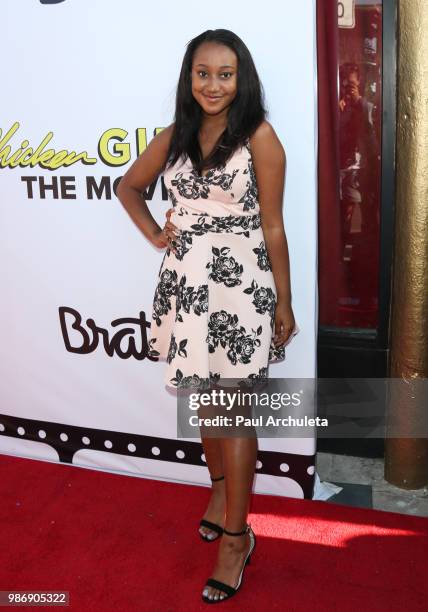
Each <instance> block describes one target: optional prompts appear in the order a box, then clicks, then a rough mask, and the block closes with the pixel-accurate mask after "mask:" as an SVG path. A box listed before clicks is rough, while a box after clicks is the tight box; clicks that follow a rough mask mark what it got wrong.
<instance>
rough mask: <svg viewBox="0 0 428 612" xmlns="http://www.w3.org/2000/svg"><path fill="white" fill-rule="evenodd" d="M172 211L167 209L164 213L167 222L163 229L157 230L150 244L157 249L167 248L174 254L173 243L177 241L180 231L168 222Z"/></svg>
mask: <svg viewBox="0 0 428 612" xmlns="http://www.w3.org/2000/svg"><path fill="white" fill-rule="evenodd" d="M173 210H174V209H173V208H168V210H167V211H166V213H165V216H166V218H167V221H166V223H165V225H164V227H163V229H161V230H159V231H158V232H157V233H156V234H155V235H154V237H153V239H152V243H153V244H154V246H156V247H158V248H161V249H162V248H164V247H169V248H170V249H171V250H172V251H173V252H174V253H175V252H176V249H175V244H174V243H173V241H174V242H175V241H177V240H178V239H179V237H180V230H179V229H178V227H177V226H176V225H174V223H172V221H170V220H169V219H170V216H171V213H172V211H173Z"/></svg>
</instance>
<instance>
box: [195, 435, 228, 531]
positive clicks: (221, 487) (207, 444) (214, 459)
mask: <svg viewBox="0 0 428 612" xmlns="http://www.w3.org/2000/svg"><path fill="white" fill-rule="evenodd" d="M201 440H202V445H203V447H204V453H205V461H206V463H207V466H208V472H209V474H210V476H211V477H212V478H219V477H220V476H223V475H224V468H223V457H222V450H221V443H220V439H219V438H211V437H208V438H207V437H205V438H204V437H202V438H201ZM225 491H226V489H225V479H223V480H219V481H218V482H213V483H212V490H211V498H210V501H209V503H208V507H207V509H206V512H205V514H204V516H203V518H204V519H206V520H207V521H211V522H212V523H216V524H217V525H220V526H221V527H223V526H224V513H225V507H226V493H225ZM199 531H200V532H201V533H202V534H206V535H207V536H208V537H210V536H211V537H212V538H217V537H218V533H216V532H215V531H212V530H211V529H209V528H208V527H200V528H199Z"/></svg>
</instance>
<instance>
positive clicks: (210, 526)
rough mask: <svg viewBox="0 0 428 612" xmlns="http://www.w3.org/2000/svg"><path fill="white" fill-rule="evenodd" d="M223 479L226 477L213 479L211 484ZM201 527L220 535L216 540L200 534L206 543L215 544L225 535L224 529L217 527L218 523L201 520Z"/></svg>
mask: <svg viewBox="0 0 428 612" xmlns="http://www.w3.org/2000/svg"><path fill="white" fill-rule="evenodd" d="M223 479H224V476H219V477H218V478H211V482H217V481H219V480H223ZM199 527H207V528H208V529H211V531H215V532H216V533H217V534H218V535H217V536H216V537H215V538H209V537H208V534H202V533H201V532H199V535H200V536H201V538H202V540H203V541H204V542H215V541H216V540H218V539H219V537H220V536H221V535H223V527H221V526H220V525H217V523H212V522H211V521H207V520H206V519H201V521H200V523H199Z"/></svg>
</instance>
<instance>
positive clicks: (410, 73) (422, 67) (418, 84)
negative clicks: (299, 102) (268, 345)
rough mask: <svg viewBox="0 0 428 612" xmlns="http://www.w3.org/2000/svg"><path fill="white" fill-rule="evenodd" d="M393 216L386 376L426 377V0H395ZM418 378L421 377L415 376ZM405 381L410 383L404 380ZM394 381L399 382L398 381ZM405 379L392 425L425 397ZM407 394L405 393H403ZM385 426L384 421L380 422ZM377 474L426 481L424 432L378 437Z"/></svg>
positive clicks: (404, 424)
mask: <svg viewBox="0 0 428 612" xmlns="http://www.w3.org/2000/svg"><path fill="white" fill-rule="evenodd" d="M397 17H398V41H397V42H398V65H397V142H396V145H397V146H396V216H395V241H394V264H393V285H392V312H391V342H390V348H391V353H390V364H389V376H390V377H391V378H402V379H406V380H407V381H411V380H413V379H416V378H426V377H428V35H427V32H428V2H427V0H399V2H398V16H397ZM418 382H419V383H420V382H421V381H418ZM409 388H411V385H410V387H409ZM400 389H401V388H400ZM404 389H405V385H404V384H403V388H402V389H401V390H400V391H399V393H395V394H393V396H392V399H391V403H390V405H389V408H388V420H390V423H391V424H393V425H394V426H399V427H401V429H400V431H405V430H406V429H408V425H409V422H410V423H411V419H415V418H417V417H420V415H421V411H422V410H425V411H427V410H428V405H425V406H422V405H421V402H420V401H418V402H415V401H412V397H411V395H412V394H411V393H407V394H406V392H405V391H404ZM406 396H407V397H406ZM387 432H388V429H387ZM385 444H386V447H385V479H386V480H387V481H388V482H390V483H392V484H394V485H396V486H398V487H401V488H402V489H418V488H421V487H423V486H424V485H426V484H427V483H428V439H426V438H410V437H409V438H395V439H394V438H391V439H388V433H387V439H386V441H385Z"/></svg>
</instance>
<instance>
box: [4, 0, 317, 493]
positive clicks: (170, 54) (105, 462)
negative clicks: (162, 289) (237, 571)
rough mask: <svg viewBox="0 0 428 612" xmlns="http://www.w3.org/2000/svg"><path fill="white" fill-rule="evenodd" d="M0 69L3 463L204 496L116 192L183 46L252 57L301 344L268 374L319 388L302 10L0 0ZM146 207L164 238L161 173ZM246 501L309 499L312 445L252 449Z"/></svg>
mask: <svg viewBox="0 0 428 612" xmlns="http://www.w3.org/2000/svg"><path fill="white" fill-rule="evenodd" d="M0 18H1V23H2V33H3V34H2V42H3V48H4V50H5V60H4V61H3V62H2V63H1V66H0V73H1V82H2V85H3V96H2V105H1V113H0V196H1V198H0V199H1V203H0V211H1V212H0V214H1V227H2V240H1V242H0V256H1V261H2V265H1V268H0V275H1V281H0V282H1V288H2V300H1V317H0V326H1V338H2V342H1V349H0V350H1V366H0V367H1V378H0V395H1V407H0V452H1V453H3V454H14V455H18V456H22V457H30V458H34V459H39V460H45V461H55V462H67V463H72V464H73V465H75V466H79V467H89V468H93V469H101V470H106V471H114V472H119V473H123V474H131V475H135V476H143V477H146V478H155V479H165V480H177V481H181V482H188V483H196V484H204V485H205V484H208V482H209V479H208V472H207V468H206V464H205V461H204V455H203V449H202V446H201V444H200V441H199V440H195V439H193V440H190V439H179V438H177V425H176V417H177V411H176V404H177V402H176V396H175V394H174V391H173V390H171V389H168V388H167V387H165V384H164V381H163V374H164V368H165V367H166V364H165V362H164V361H154V360H151V359H149V358H148V357H147V337H148V329H149V326H150V321H151V310H152V302H153V295H154V289H155V286H156V279H157V274H158V271H159V267H160V264H161V261H162V257H163V255H164V250H162V249H156V248H155V247H153V246H152V245H151V244H150V243H149V242H148V241H147V239H146V238H145V237H144V236H143V235H142V233H141V232H140V231H139V230H138V229H137V228H136V226H135V225H134V224H133V223H132V221H131V220H130V218H129V217H128V215H127V213H126V212H125V210H124V208H123V206H122V205H121V203H120V202H119V200H118V199H117V197H116V195H115V190H116V187H117V184H118V182H119V180H120V177H121V176H123V174H124V173H125V172H126V170H127V168H128V167H129V165H130V164H131V163H132V162H133V161H134V160H135V159H136V157H137V156H138V155H139V154H140V153H141V152H142V151H143V150H144V148H145V147H146V146H147V143H148V142H149V141H150V139H151V138H152V137H153V135H154V134H155V133H156V130H159V129H161V128H163V127H165V126H166V125H168V124H169V123H171V121H172V120H173V112H174V99H175V88H176V84H177V81H178V75H179V70H180V66H181V61H182V58H183V55H184V52H185V47H186V44H187V42H188V41H189V40H190V39H191V38H193V37H194V36H196V35H198V34H200V33H201V32H203V31H204V30H207V29H214V28H227V29H230V30H233V31H234V32H235V33H236V34H238V35H239V36H240V37H241V38H242V39H243V40H244V42H245V43H246V44H247V46H248V47H249V49H250V51H251V53H252V55H253V58H254V60H255V63H256V66H257V69H258V72H259V75H260V78H261V80H262V83H263V85H264V88H265V93H266V102H267V106H268V109H269V116H268V119H269V121H270V122H271V123H272V124H273V126H274V127H275V129H276V131H277V133H278V135H279V137H280V139H281V141H282V143H283V145H284V147H285V150H286V154H287V178H286V191H285V198H284V219H285V228H286V233H287V239H288V245H289V251H290V262H291V278H292V292H293V310H294V314H295V317H296V321H297V323H298V325H299V327H300V330H301V331H300V333H299V334H298V335H297V336H296V337H295V338H294V339H293V341H292V342H291V343H290V345H289V346H288V347H287V348H286V359H285V361H282V362H279V363H272V364H270V366H269V374H270V376H271V377H275V378H282V377H284V378H286V377H295V378H298V377H299V378H314V377H316V330H317V259H316V252H317V216H316V215H317V212H316V211H317V205H316V202H317V194H316V180H317V176H316V162H317V146H316V135H317V125H316V43H315V31H316V29H315V25H316V24H315V2H314V0H301V1H300V2H283V3H278V2H276V0H266V1H265V2H264V3H263V7H262V9H261V8H260V3H258V2H255V1H254V2H251V1H248V0H236V1H235V2H230V1H229V0H227V1H226V0H218V1H217V3H216V5H215V10H213V11H211V10H210V11H207V10H203V9H202V8H201V4H200V2H199V1H198V0H194V1H193V0H182V2H179V3H176V2H172V1H168V0H167V1H164V2H153V3H149V2H145V3H142V2H139V1H138V0H120V2H119V1H117V0H94V1H92V2H87V1H86V0H62V1H59V2H58V1H57V2H55V1H47V0H46V1H42V0H21V1H20V2H16V1H15V0H3V2H2V3H1V5H0ZM147 202H148V205H149V207H150V209H151V211H152V214H153V215H154V217H155V218H156V220H157V222H158V223H159V224H160V225H161V226H163V224H164V222H165V212H166V210H167V209H168V208H169V205H170V204H169V202H168V199H167V193H166V190H165V187H164V185H163V179H162V177H159V179H158V180H157V181H156V183H154V184H153V185H152V186H151V187H150V188H149V189H148V193H147ZM259 449H260V451H259V462H258V464H257V477H256V483H255V491H256V492H263V493H272V494H275V495H285V496H291V497H306V498H310V497H311V496H312V490H313V483H314V478H315V467H314V464H315V450H316V440H315V436H314V437H312V438H302V439H296V438H294V439H281V438H278V439H277V438H275V439H273V438H272V439H267V438H266V439H261V440H260V441H259Z"/></svg>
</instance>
